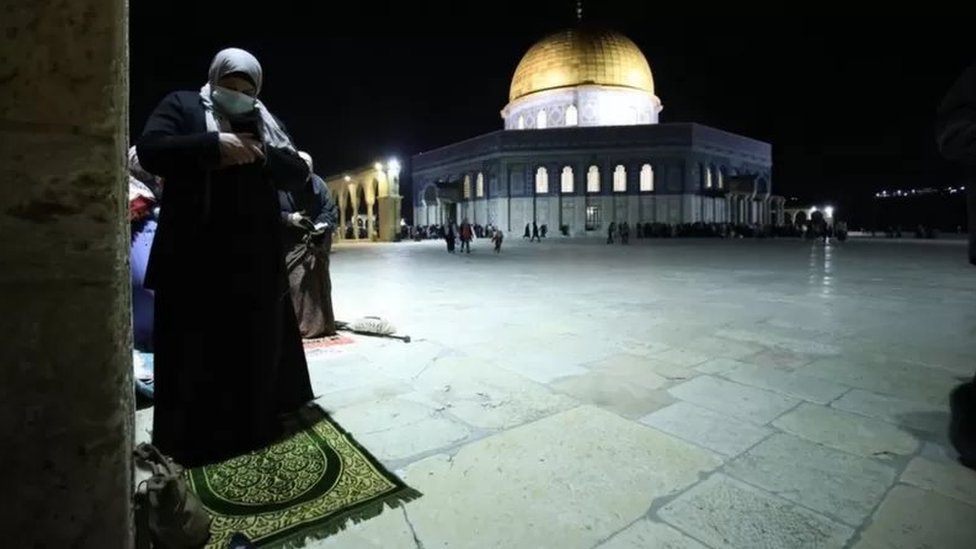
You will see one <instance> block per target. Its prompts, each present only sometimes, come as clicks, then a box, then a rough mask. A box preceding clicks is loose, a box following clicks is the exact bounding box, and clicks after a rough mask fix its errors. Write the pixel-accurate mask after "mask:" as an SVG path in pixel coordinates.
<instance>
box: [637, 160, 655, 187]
mask: <svg viewBox="0 0 976 549" xmlns="http://www.w3.org/2000/svg"><path fill="white" fill-rule="evenodd" d="M640 190H641V192H645V193H649V192H652V191H654V168H653V167H651V165H650V164H644V165H643V166H641V172H640Z"/></svg>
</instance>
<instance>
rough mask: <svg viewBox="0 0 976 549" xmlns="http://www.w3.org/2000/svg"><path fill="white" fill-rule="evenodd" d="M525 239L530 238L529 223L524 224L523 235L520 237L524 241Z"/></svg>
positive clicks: (530, 225)
mask: <svg viewBox="0 0 976 549" xmlns="http://www.w3.org/2000/svg"><path fill="white" fill-rule="evenodd" d="M526 238H532V224H531V223H526V224H525V233H524V234H523V235H522V239H523V240H524V239H526Z"/></svg>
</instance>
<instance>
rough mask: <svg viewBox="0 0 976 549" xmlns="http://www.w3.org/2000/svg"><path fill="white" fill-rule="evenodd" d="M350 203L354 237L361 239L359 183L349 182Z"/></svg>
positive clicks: (354, 238)
mask: <svg viewBox="0 0 976 549" xmlns="http://www.w3.org/2000/svg"><path fill="white" fill-rule="evenodd" d="M349 205H350V206H352V212H351V219H350V220H351V221H352V239H353V240H359V185H357V184H355V183H350V184H349Z"/></svg>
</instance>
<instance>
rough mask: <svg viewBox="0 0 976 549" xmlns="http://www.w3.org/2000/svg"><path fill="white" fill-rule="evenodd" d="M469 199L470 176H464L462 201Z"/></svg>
mask: <svg viewBox="0 0 976 549" xmlns="http://www.w3.org/2000/svg"><path fill="white" fill-rule="evenodd" d="M469 198H471V176H470V175H466V176H464V199H465V200H467V199H469Z"/></svg>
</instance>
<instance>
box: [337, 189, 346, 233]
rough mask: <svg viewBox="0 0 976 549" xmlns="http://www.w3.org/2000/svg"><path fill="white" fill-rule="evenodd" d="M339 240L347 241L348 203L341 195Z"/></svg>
mask: <svg viewBox="0 0 976 549" xmlns="http://www.w3.org/2000/svg"><path fill="white" fill-rule="evenodd" d="M339 197H340V198H339V240H345V239H346V204H347V203H348V201H347V200H346V197H345V196H344V195H341V194H340V195H339Z"/></svg>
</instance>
